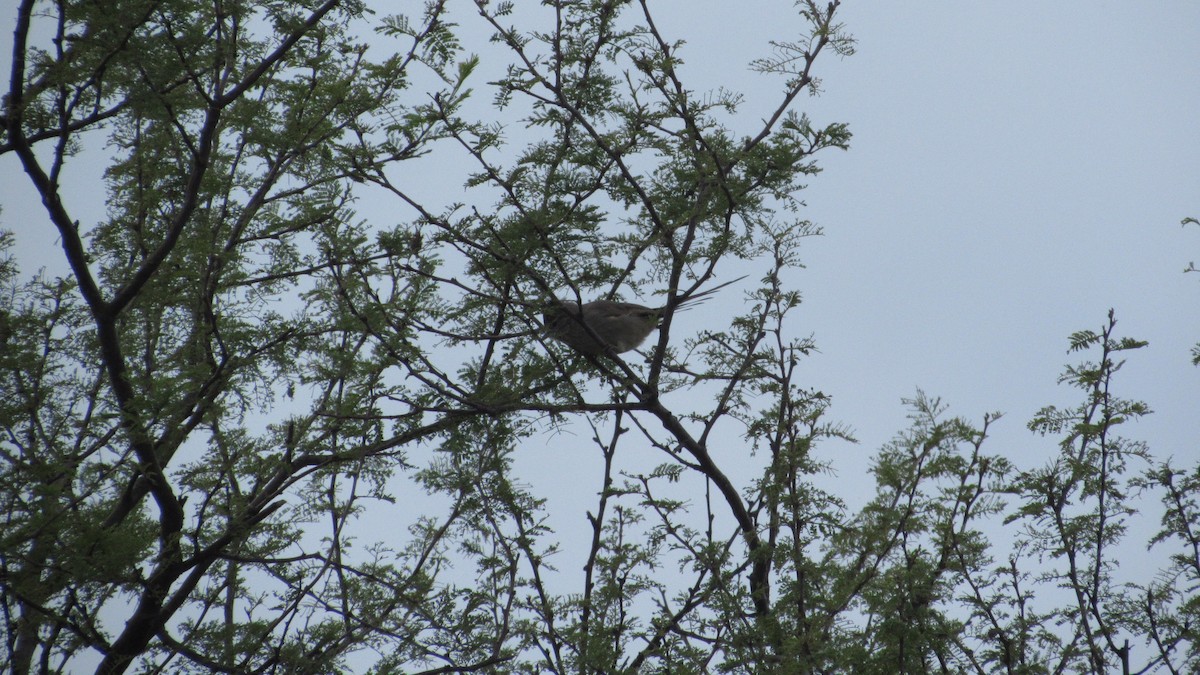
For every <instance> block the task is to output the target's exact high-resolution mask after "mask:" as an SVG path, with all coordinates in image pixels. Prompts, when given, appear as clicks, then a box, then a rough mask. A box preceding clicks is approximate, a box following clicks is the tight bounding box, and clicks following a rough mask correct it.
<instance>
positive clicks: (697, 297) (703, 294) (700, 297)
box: [675, 274, 750, 311]
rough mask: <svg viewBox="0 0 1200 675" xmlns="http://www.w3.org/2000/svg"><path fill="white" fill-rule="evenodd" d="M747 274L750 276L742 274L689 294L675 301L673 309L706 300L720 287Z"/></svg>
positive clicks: (739, 279)
mask: <svg viewBox="0 0 1200 675" xmlns="http://www.w3.org/2000/svg"><path fill="white" fill-rule="evenodd" d="M748 276H750V275H749V274H744V275H742V276H740V277H738V278H736V279H730V280H729V281H726V282H725V283H723V284H717V285H716V286H713V287H712V288H709V289H707V290H703V291H700V292H699V293H696V294H693V295H690V296H688V297H686V298H684V299H682V300H680V301H679V302H677V303H676V304H675V310H676V311H682V310H684V309H690V308H691V307H694V306H696V305H698V304H700V303H702V302H704V301H706V300H708V299H709V298H710V297H712V294H713V293H716V292H717V291H719V290H721V289H722V288H725V287H726V286H729V285H730V284H736V283H737V282H739V281H741V280H742V279H745V278H746V277H748Z"/></svg>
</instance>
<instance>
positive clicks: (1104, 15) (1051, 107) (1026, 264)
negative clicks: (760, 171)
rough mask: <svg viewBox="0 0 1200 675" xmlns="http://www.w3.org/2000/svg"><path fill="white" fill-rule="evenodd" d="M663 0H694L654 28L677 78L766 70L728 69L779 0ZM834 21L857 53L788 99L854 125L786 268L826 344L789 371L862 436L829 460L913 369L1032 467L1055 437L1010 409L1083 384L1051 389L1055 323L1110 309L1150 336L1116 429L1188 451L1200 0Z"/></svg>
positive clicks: (864, 451) (950, 9) (1031, 408)
mask: <svg viewBox="0 0 1200 675" xmlns="http://www.w3.org/2000/svg"><path fill="white" fill-rule="evenodd" d="M675 4H676V5H678V6H687V7H691V8H692V9H690V10H689V11H686V12H681V13H680V14H679V16H678V18H675V19H674V20H672V21H666V20H664V21H662V22H661V24H664V25H662V26H661V27H663V28H664V30H670V29H671V28H675V29H677V30H678V31H679V33H680V34H682V35H683V36H685V38H686V39H687V40H688V42H689V46H688V48H685V51H684V53H683V57H684V59H685V60H688V61H689V66H690V67H691V68H692V70H693V72H696V73H703V72H705V71H709V72H723V73H728V75H727V77H728V78H729V79H728V80H727V82H726V84H727V85H728V86H732V87H735V88H736V87H737V86H738V85H739V84H755V83H756V82H757V81H758V79H757V78H755V77H751V76H748V75H747V71H746V69H745V68H744V64H745V62H746V61H747V58H748V57H749V56H752V55H754V54H755V52H756V50H759V49H760V48H759V47H757V45H758V44H759V43H761V41H762V39H763V38H764V37H769V36H773V35H778V31H779V30H780V27H781V26H783V25H785V24H784V23H783V22H784V21H786V14H785V13H783V12H780V13H779V14H777V15H775V14H774V13H773V14H772V16H771V17H770V18H768V17H767V14H766V12H765V9H766V7H767V5H768V4H770V5H773V6H777V7H778V6H782V5H786V4H787V3H766V2H749V3H739V7H742V8H754V9H753V10H747V9H743V10H738V11H734V10H730V9H728V8H729V7H731V6H732V5H731V3H723V2H687V3H683V2H680V3H675ZM759 8H762V9H763V10H764V11H761V12H760V11H757V10H758V9H759ZM784 9H786V7H784ZM714 17H719V19H718V20H714ZM841 17H842V20H843V21H844V22H845V24H846V27H847V29H848V30H849V31H850V32H852V33H853V34H854V35H855V37H856V38H857V39H858V45H857V54H855V55H854V56H852V57H850V58H846V59H838V58H836V57H835V58H828V59H825V60H824V61H822V62H819V66H818V68H817V70H818V73H819V74H820V75H821V76H822V78H823V80H824V82H823V89H824V92H823V93H822V94H821V96H820V97H819V98H817V99H809V100H807V101H802V102H801V103H800V109H802V110H806V111H808V112H809V114H810V115H811V116H812V117H813V118H814V121H816V122H819V123H825V122H832V121H844V122H847V123H849V125H850V129H851V131H852V132H853V133H854V139H853V140H852V142H851V149H850V151H849V152H846V153H836V152H835V153H830V154H827V155H825V156H823V157H822V158H821V159H820V163H821V165H822V166H824V167H825V172H824V173H823V174H821V175H819V176H817V177H815V178H814V179H813V180H812V181H810V183H809V189H808V190H807V191H806V193H805V200H806V201H807V203H808V206H809V208H808V210H807V212H806V213H804V214H803V215H804V216H805V217H807V218H810V219H812V220H814V221H815V222H817V223H818V224H820V225H821V226H823V227H824V229H825V236H824V237H822V238H820V239H818V240H810V245H809V252H808V255H807V256H806V261H807V264H808V268H807V269H806V270H802V271H798V272H796V273H794V275H793V277H792V280H793V281H794V283H795V285H796V286H798V287H799V288H801V289H803V290H804V294H805V304H804V305H803V306H802V307H801V308H800V311H799V312H798V314H797V325H798V330H801V331H811V332H812V333H813V334H814V336H815V339H816V341H817V344H818V346H819V347H820V349H821V354H818V355H816V356H815V357H813V358H812V359H810V360H809V361H808V362H807V368H806V370H805V374H806V376H807V377H808V378H809V379H810V381H811V383H812V384H813V385H814V386H816V387H818V388H821V389H823V390H825V391H827V392H828V393H830V394H832V395H833V397H834V407H833V411H832V412H833V415H834V417H836V418H839V419H842V420H844V421H846V422H847V423H849V424H851V425H852V426H853V427H854V428H855V429H856V430H857V435H858V437H859V439H860V440H861V441H862V444H861V446H860V447H859V448H858V449H848V450H846V452H847V455H846V456H845V457H842V458H839V462H838V463H839V465H841V466H843V467H849V466H850V464H848V462H852V459H851V458H852V457H853V456H858V457H860V458H865V456H866V455H868V454H870V452H872V451H874V449H876V448H877V447H878V446H879V445H880V444H881V443H883V442H885V441H886V440H887V439H889V438H890V437H891V436H892V435H893V434H894V433H895V432H896V431H897V430H899V429H901V428H903V427H904V425H905V419H904V415H905V409H904V408H903V407H902V406H901V405H900V399H901V398H902V397H907V396H911V395H912V394H913V393H914V392H915V390H916V388H917V387H921V388H923V389H924V390H925V391H926V392H927V393H929V394H932V395H938V396H941V397H943V398H944V399H945V400H946V402H947V403H949V404H950V405H951V406H952V410H951V411H952V412H954V413H959V414H962V415H965V416H967V417H969V418H976V419H977V418H978V417H979V416H980V415H981V414H982V413H984V412H987V411H1001V412H1004V413H1006V417H1005V419H1004V420H1002V422H1001V423H999V424H998V426H996V427H995V431H996V436H995V438H996V441H997V444H995V445H993V446H992V447H993V450H997V449H998V448H1001V447H1003V448H1004V449H1005V454H1009V455H1010V456H1012V457H1013V458H1014V459H1016V460H1017V461H1018V463H1019V464H1022V465H1024V466H1023V467H1022V468H1030V467H1031V466H1032V463H1034V462H1039V461H1040V457H1042V456H1044V455H1045V453H1046V452H1049V451H1052V447H1053V443H1052V442H1047V441H1046V440H1044V439H1036V438H1035V437H1033V436H1032V435H1031V434H1029V432H1027V431H1025V428H1024V425H1025V423H1026V422H1027V421H1028V420H1029V418H1030V417H1031V416H1032V414H1033V413H1034V412H1035V411H1036V410H1038V409H1039V408H1041V407H1042V406H1044V405H1047V404H1051V403H1053V404H1059V405H1074V404H1076V403H1077V402H1078V401H1079V400H1080V396H1079V393H1078V392H1076V391H1073V390H1070V389H1068V388H1066V387H1064V386H1059V385H1057V384H1056V379H1057V376H1058V375H1059V374H1060V372H1061V370H1062V367H1063V365H1064V364H1065V363H1068V362H1072V363H1074V362H1077V361H1078V360H1079V359H1080V358H1081V356H1080V355H1070V356H1068V355H1067V354H1066V348H1067V337H1068V335H1069V334H1070V333H1071V332H1073V331H1076V330H1080V329H1085V328H1094V329H1098V328H1100V327H1101V325H1102V324H1103V322H1104V321H1105V318H1106V313H1107V311H1108V309H1109V308H1110V307H1111V308H1114V309H1115V310H1116V314H1117V318H1118V321H1119V325H1118V330H1119V332H1120V334H1121V335H1125V336H1132V337H1137V338H1140V339H1145V340H1149V341H1150V346H1149V347H1148V348H1147V349H1143V350H1140V351H1138V352H1134V353H1132V354H1131V355H1130V357H1129V359H1130V360H1129V363H1128V365H1127V366H1126V368H1125V370H1123V371H1122V372H1121V373H1120V374H1119V376H1118V377H1119V379H1118V381H1117V392H1118V394H1121V395H1123V396H1125V397H1130V398H1141V399H1143V400H1145V401H1146V402H1148V403H1149V405H1150V407H1151V408H1152V409H1154V410H1155V411H1156V412H1155V414H1154V415H1151V416H1150V417H1149V418H1146V419H1145V420H1144V421H1142V422H1139V423H1138V424H1136V425H1131V426H1130V427H1129V428H1127V429H1125V430H1124V433H1126V434H1127V435H1129V436H1131V437H1135V438H1141V439H1144V440H1147V441H1148V442H1149V443H1150V446H1151V450H1152V452H1154V453H1155V454H1156V455H1158V456H1159V457H1164V458H1165V457H1167V456H1174V457H1176V458H1177V459H1179V460H1187V461H1190V462H1194V461H1196V459H1197V458H1200V447H1198V446H1197V443H1196V440H1197V438H1198V437H1200V405H1198V404H1200V369H1198V368H1195V367H1192V366H1191V365H1190V362H1189V359H1190V355H1189V349H1190V347H1191V345H1193V344H1195V343H1196V342H1197V341H1200V274H1188V275H1185V274H1183V273H1182V270H1183V268H1184V267H1185V266H1186V265H1187V263H1188V262H1189V261H1192V260H1197V261H1198V262H1200V227H1196V226H1190V227H1188V228H1183V227H1181V226H1180V220H1181V219H1183V218H1184V217H1187V216H1197V217H1200V216H1198V214H1200V3H1195V2H1152V3H1128V2H1049V3H1048V2H1024V1H1020V2H1013V1H1005V2H950V1H945V2H908V3H897V2H847V3H845V4H844V5H843V8H842V10H841ZM702 45H704V46H705V47H702ZM721 45H728V46H729V47H730V50H729V51H731V52H736V56H731V55H729V54H726V53H725V52H724V51H723V50H722V49H720V48H719V47H720V46H721ZM711 46H715V47H716V48H710V47H711ZM762 84H763V85H769V82H763V83H762ZM770 93H771V90H770V89H769V88H765V89H764V94H768V95H769V94H770ZM751 100H753V99H751ZM1001 444H1002V445H1001ZM1181 463H1182V462H1181ZM850 475H853V473H851V474H850Z"/></svg>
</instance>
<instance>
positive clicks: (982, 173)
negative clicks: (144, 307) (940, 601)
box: [0, 0, 1200, 480]
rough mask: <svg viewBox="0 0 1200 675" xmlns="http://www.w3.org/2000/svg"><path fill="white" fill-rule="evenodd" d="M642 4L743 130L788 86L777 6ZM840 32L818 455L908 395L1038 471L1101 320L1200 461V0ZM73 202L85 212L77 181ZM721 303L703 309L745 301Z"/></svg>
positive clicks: (854, 468) (855, 455)
mask: <svg viewBox="0 0 1200 675" xmlns="http://www.w3.org/2000/svg"><path fill="white" fill-rule="evenodd" d="M651 5H652V6H653V7H657V8H661V9H659V14H658V17H657V18H658V23H659V27H660V29H661V30H662V31H663V32H664V33H666V34H667V36H668V39H671V38H678V39H684V40H686V41H687V43H688V44H687V45H686V46H685V47H684V48H683V50H682V51H681V52H680V56H681V57H682V58H683V59H684V61H685V62H686V65H685V66H684V67H683V74H684V76H685V79H690V83H691V86H692V87H693V88H694V89H696V90H697V91H704V90H708V89H716V88H717V87H720V86H724V87H726V88H729V89H732V90H734V91H742V92H745V93H746V94H747V101H746V103H745V105H744V106H743V110H742V112H743V114H745V115H747V116H748V119H747V120H746V121H745V122H744V125H745V128H746V129H749V128H750V127H752V126H754V124H755V123H757V120H758V119H759V118H760V117H761V116H762V115H763V114H765V112H766V111H767V110H768V106H771V105H773V104H774V101H775V100H776V99H777V95H778V85H779V83H778V81H777V80H775V79H772V78H768V77H763V76H758V75H755V74H753V73H751V71H750V70H749V69H748V68H747V63H748V62H749V61H750V60H751V59H753V58H755V57H760V56H764V55H766V54H767V53H769V48H768V47H766V46H765V44H764V41H765V40H767V39H771V38H776V39H782V40H787V39H792V38H794V36H795V35H796V32H797V31H799V30H801V29H802V24H801V22H800V21H799V20H798V19H797V18H795V16H794V12H793V11H792V8H791V3H789V2H766V1H764V0H750V1H747V2H741V3H732V2H727V1H722V2H717V1H714V0H672V1H671V2H652V3H651ZM380 9H381V11H383V12H386V11H390V10H391V9H392V7H391V6H382V7H380ZM6 13H8V14H11V10H10V11H8V12H6ZM841 17H842V20H843V21H844V23H845V24H846V28H847V30H848V31H850V32H851V33H853V34H854V35H855V36H856V37H857V39H858V45H857V49H858V53H857V54H856V55H854V56H852V57H850V58H846V59H839V58H838V57H836V56H835V55H833V54H827V55H825V56H824V57H822V59H821V60H820V61H819V62H818V66H817V73H818V75H819V76H820V77H821V78H822V79H823V89H824V93H823V94H822V95H821V96H820V97H819V98H815V99H801V100H800V101H798V106H797V108H796V110H797V111H801V112H807V113H808V114H809V115H810V116H811V117H813V119H814V122H816V123H818V124H825V123H830V122H847V123H848V124H849V125H850V129H851V131H852V132H853V133H854V139H853V141H852V147H851V149H850V151H849V152H845V153H841V152H836V151H834V152H827V153H826V154H824V155H823V156H821V157H820V158H819V163H820V164H821V165H822V166H823V167H824V168H825V172H824V173H823V174H821V175H819V176H816V177H814V178H813V179H812V180H811V181H810V182H809V189H808V190H807V191H806V192H805V194H804V199H805V200H806V202H807V204H808V209H807V211H805V212H803V213H802V214H800V215H801V217H803V218H807V219H810V220H812V221H814V222H815V223H817V224H818V225H820V226H822V227H823V228H824V229H825V236H824V237H822V238H819V239H812V240H809V244H808V248H807V253H806V255H805V261H806V263H807V265H808V267H807V269H804V270H796V271H794V272H793V273H792V274H791V277H790V279H789V281H790V282H791V284H792V285H793V286H794V287H797V288H800V289H802V290H803V292H804V298H805V302H804V304H803V305H802V306H801V308H800V310H799V311H798V312H797V313H796V314H795V315H794V317H793V319H794V323H793V326H794V329H795V331H796V333H797V334H801V335H807V334H812V335H813V337H814V338H815V340H816V342H817V344H818V346H819V348H820V350H821V351H820V353H819V354H816V355H814V356H813V357H812V358H810V359H809V360H808V361H807V362H806V363H805V366H804V369H803V377H804V382H805V384H807V385H809V386H812V387H814V388H817V389H820V390H822V391H824V392H826V393H828V394H830V395H832V397H833V401H834V405H833V408H832V411H831V414H832V418H833V419H835V420H840V421H843V422H845V423H846V424H848V425H850V426H851V427H852V428H853V429H854V430H855V432H856V434H857V436H858V437H859V439H860V440H861V441H862V442H861V444H860V445H858V446H849V445H844V444H833V445H830V446H827V447H826V448H825V449H824V450H823V452H826V453H827V456H826V458H827V459H830V458H832V459H836V461H835V462H834V464H835V466H836V467H837V468H838V471H839V474H840V475H841V476H842V477H843V479H844V480H849V479H857V478H858V477H860V476H861V472H860V469H861V468H862V467H865V465H866V461H867V459H868V457H869V456H870V455H871V454H873V453H874V451H875V450H876V449H877V448H878V447H879V446H880V445H881V444H882V443H884V442H886V441H887V440H888V439H890V438H891V437H892V436H893V435H894V434H895V433H896V432H898V431H899V430H901V429H903V428H904V427H905V426H906V420H905V415H906V410H905V408H904V407H903V406H902V405H901V403H900V400H901V398H903V397H909V396H912V395H913V394H914V392H915V391H916V388H917V387H921V388H923V389H924V390H925V391H926V392H928V393H929V394H931V395H937V396H941V397H943V398H944V399H945V401H946V402H947V403H949V404H950V405H951V412H952V413H957V414H962V415H964V416H967V417H968V418H971V419H976V420H977V419H978V418H979V417H980V415H982V413H984V412H989V411H1001V412H1004V413H1006V415H1007V416H1006V418H1005V419H1004V420H1003V421H1002V422H1001V423H999V424H998V425H997V426H996V427H995V428H994V432H995V442H994V443H993V445H992V446H991V447H992V450H993V451H1001V452H1003V453H1004V454H1006V455H1008V456H1010V457H1012V458H1013V459H1014V461H1016V462H1017V463H1018V465H1019V466H1020V467H1021V468H1032V467H1033V466H1034V465H1036V464H1040V463H1041V462H1042V461H1043V458H1044V457H1045V456H1046V455H1047V453H1050V452H1053V448H1054V441H1053V440H1049V439H1037V438H1036V437H1034V436H1032V435H1031V434H1030V433H1029V432H1028V431H1026V430H1025V423H1026V422H1027V421H1028V419H1029V418H1030V416H1031V415H1032V414H1033V413H1034V412H1035V411H1036V410H1037V409H1039V408H1040V407H1042V406H1044V405H1047V404H1051V403H1055V404H1059V405H1075V404H1076V403H1077V402H1078V401H1079V400H1080V396H1079V393H1078V392H1075V391H1072V390H1069V389H1067V388H1065V387H1063V386H1059V385H1057V384H1056V379H1057V377H1058V375H1059V374H1060V372H1061V370H1062V368H1063V365H1064V364H1065V363H1067V362H1072V363H1073V362H1077V361H1078V360H1079V359H1080V358H1081V356H1080V355H1070V356H1069V355H1067V354H1066V347H1067V337H1068V335H1069V334H1070V333H1071V332H1073V331H1075V330H1080V329H1085V328H1094V329H1095V328H1099V327H1100V326H1101V325H1102V324H1103V322H1104V320H1105V316H1106V312H1107V311H1108V309H1109V308H1110V307H1112V308H1114V309H1115V310H1116V312H1117V317H1118V319H1119V321H1120V325H1119V331H1120V334H1121V335H1126V336H1132V337H1137V338H1141V339H1146V340H1149V341H1150V347H1149V348H1148V349H1145V350H1141V351H1140V352H1136V353H1133V354H1132V355H1131V356H1130V359H1131V360H1130V362H1129V364H1128V365H1127V367H1126V369H1125V370H1124V371H1123V372H1122V373H1121V374H1120V376H1119V380H1118V383H1117V391H1118V393H1119V394H1121V395H1124V396H1126V397H1130V398H1140V399H1143V400H1145V401H1146V402H1147V403H1149V405H1150V407H1151V408H1152V409H1154V410H1155V411H1156V412H1155V414H1154V415H1152V416H1150V417H1149V418H1147V419H1146V420H1144V421H1141V422H1139V423H1137V424H1136V425H1130V427H1129V428H1127V429H1125V433H1126V434H1128V435H1129V436H1131V437H1134V438H1138V439H1143V440H1146V441H1147V442H1149V444H1150V449H1151V451H1152V452H1153V453H1155V454H1156V455H1157V456H1159V457H1164V458H1165V457H1167V456H1174V457H1175V458H1176V459H1177V460H1179V462H1178V463H1192V462H1195V461H1196V460H1197V458H1200V449H1198V447H1197V444H1196V439H1197V438H1198V437H1200V410H1198V406H1197V403H1198V402H1200V368H1195V367H1192V366H1191V365H1190V363H1189V359H1190V355H1189V348H1190V346H1191V345H1193V344H1194V343H1196V342H1197V341H1200V311H1198V309H1200V274H1194V275H1185V274H1183V273H1182V270H1183V268H1184V267H1185V266H1186V264H1187V263H1188V262H1189V261H1191V260H1197V261H1200V227H1196V226H1192V227H1188V228H1183V227H1181V226H1180V220H1181V219H1183V218H1184V217H1187V216H1198V217H1200V143H1198V141H1200V121H1198V120H1200V3H1197V2H1184V1H1177V2H1149V3H1131V2H1098V1H1089V2H1084V1H1065V0H1057V1H1055V2H1044V1H1041V2H1030V1H1024V0H1020V1H1017V0H1004V1H1003V2H1001V1H993V2H961V1H949V0H947V1H942V2H931V1H926V2H906V3H900V2H878V1H877V2H853V1H851V2H847V3H846V4H845V5H844V7H843V9H842V12H841ZM462 18H463V21H464V24H465V23H466V22H467V20H468V19H469V15H467V14H463V15H462ZM10 39H11V38H10V37H9V36H8V35H6V36H5V43H6V46H5V49H6V50H7V49H8V47H7V43H8V41H9V40H10ZM468 49H472V47H471V45H468ZM8 63H9V55H8V54H7V52H6V53H5V55H4V57H3V67H4V69H5V71H4V72H7V68H8V65H7V64H8ZM486 65H487V64H486V63H485V66H486ZM477 86H480V87H481V89H482V88H483V87H482V81H481V82H479V83H477ZM480 96H481V97H483V98H484V100H490V93H483V92H481V94H480ZM0 171H2V172H3V176H4V180H0V204H2V205H3V208H4V211H3V213H2V214H0V226H3V227H6V228H9V229H14V230H16V232H17V234H18V236H19V237H20V238H21V241H22V247H21V249H20V253H21V255H23V256H25V257H26V262H27V263H29V265H30V266H32V265H34V264H44V259H42V258H41V256H44V255H46V254H49V255H52V256H55V257H57V258H59V259H61V252H59V251H57V250H56V249H54V248H52V247H48V246H47V245H46V243H47V241H48V240H49V239H48V238H49V237H51V236H54V235H53V230H52V227H51V225H50V224H49V222H48V220H46V219H45V216H44V213H43V212H41V210H40V204H38V203H37V202H36V200H32V199H31V193H30V190H29V187H28V182H27V180H25V178H24V176H23V175H21V173H20V170H19V168H18V167H17V165H16V164H15V162H14V161H13V158H12V157H6V158H4V160H3V162H0ZM92 186H94V183H93V185H92ZM455 189H456V191H457V190H458V188H455ZM458 194H461V192H458ZM73 199H76V200H78V201H79V202H87V201H92V202H94V203H97V204H98V203H99V200H98V198H97V197H96V195H95V194H92V193H89V191H88V189H87V188H84V187H81V188H80V190H79V191H78V192H77V193H76V195H75V196H74V197H73ZM384 208H385V209H394V204H393V205H390V206H385V207H384ZM75 210H76V211H79V212H81V213H82V212H83V211H82V209H79V208H76V209H75ZM97 215H98V214H97ZM389 224H390V223H389ZM730 290H732V289H730ZM722 296H723V298H722V299H720V300H717V299H714V302H713V303H712V305H710V306H713V305H717V304H719V301H726V302H729V301H736V298H737V297H740V296H739V294H736V293H730V292H729V291H726V292H723V293H722ZM685 318H686V317H685ZM681 325H683V324H681ZM580 440H581V441H586V435H584V436H582V437H581V439H580Z"/></svg>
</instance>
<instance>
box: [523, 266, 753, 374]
mask: <svg viewBox="0 0 1200 675" xmlns="http://www.w3.org/2000/svg"><path fill="white" fill-rule="evenodd" d="M742 279H745V277H739V278H737V279H734V280H733V281H727V282H725V283H723V284H721V285H719V286H715V287H713V288H710V289H708V290H707V291H703V292H701V293H697V294H695V295H693V296H691V297H689V298H686V299H684V300H682V301H680V302H679V303H677V304H676V305H675V309H676V310H681V309H684V308H685V307H687V306H691V305H694V304H696V303H699V302H702V301H704V300H706V299H708V296H710V295H712V294H713V293H716V292H717V291H719V290H721V289H722V288H724V287H726V286H728V285H729V284H732V283H734V282H737V281H741V280H742ZM554 303H555V304H554V306H552V307H550V308H549V309H547V310H546V311H545V312H544V313H543V315H542V321H543V323H544V324H545V327H546V335H547V337H552V338H554V339H555V340H558V341H559V342H562V343H564V344H566V345H567V346H569V347H571V348H573V349H574V350H575V351H577V352H580V353H582V354H590V355H592V356H599V355H601V354H603V353H604V352H605V350H606V349H609V348H611V349H612V350H613V352H615V353H617V354H620V353H622V352H627V351H629V350H631V349H635V348H636V347H637V346H638V345H640V344H642V342H643V341H644V340H645V339H646V336H648V335H650V333H651V332H652V331H653V330H654V329H655V328H658V324H659V322H660V321H661V320H662V317H663V313H664V312H666V310H667V308H666V306H663V307H647V306H645V305H639V304H636V303H633V302H617V301H615V300H593V301H591V302H586V303H584V304H583V306H582V307H580V306H579V304H578V303H575V302H567V301H564V300H558V299H556V300H555V301H554Z"/></svg>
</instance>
